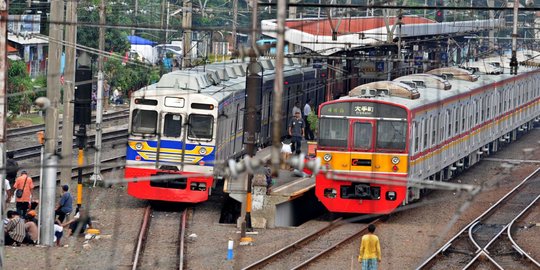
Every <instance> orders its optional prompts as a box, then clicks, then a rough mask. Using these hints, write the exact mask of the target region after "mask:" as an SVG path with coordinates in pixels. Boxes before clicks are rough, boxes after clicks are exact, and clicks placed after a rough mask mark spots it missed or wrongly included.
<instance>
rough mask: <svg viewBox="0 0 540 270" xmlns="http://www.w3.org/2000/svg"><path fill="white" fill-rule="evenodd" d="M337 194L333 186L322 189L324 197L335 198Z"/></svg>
mask: <svg viewBox="0 0 540 270" xmlns="http://www.w3.org/2000/svg"><path fill="white" fill-rule="evenodd" d="M336 195H337V191H336V190H335V189H333V188H325V189H324V197H326V198H330V199H335V198H336Z"/></svg>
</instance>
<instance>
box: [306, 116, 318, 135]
mask: <svg viewBox="0 0 540 270" xmlns="http://www.w3.org/2000/svg"><path fill="white" fill-rule="evenodd" d="M307 121H308V123H309V127H310V128H311V130H312V131H313V134H315V136H317V134H319V133H318V131H319V118H317V115H316V114H315V112H313V111H312V112H311V113H310V114H309V115H308V117H307Z"/></svg>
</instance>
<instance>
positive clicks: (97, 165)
mask: <svg viewBox="0 0 540 270" xmlns="http://www.w3.org/2000/svg"><path fill="white" fill-rule="evenodd" d="M105 23H106V19H105V0H101V7H100V10H99V44H98V46H99V47H98V48H99V56H98V85H97V104H96V140H95V141H96V142H95V144H94V151H95V152H94V173H93V174H92V176H91V177H90V179H91V180H94V186H95V185H96V182H97V181H101V180H102V177H101V140H102V134H103V128H102V126H101V122H102V118H103V102H108V101H107V100H103V51H104V50H105V28H104V26H105ZM81 200H82V198H81Z"/></svg>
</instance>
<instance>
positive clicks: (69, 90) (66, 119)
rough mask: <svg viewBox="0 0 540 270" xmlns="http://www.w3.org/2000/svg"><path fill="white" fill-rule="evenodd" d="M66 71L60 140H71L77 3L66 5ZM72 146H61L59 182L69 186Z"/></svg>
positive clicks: (69, 144) (71, 2)
mask: <svg viewBox="0 0 540 270" xmlns="http://www.w3.org/2000/svg"><path fill="white" fill-rule="evenodd" d="M66 22H67V24H66V44H67V45H66V69H65V74H64V81H65V82H66V85H65V87H64V99H63V102H64V114H63V115H64V116H63V117H62V125H63V128H62V140H63V141H64V142H71V141H72V140H73V93H74V92H75V64H76V63H75V57H76V50H77V49H76V45H77V1H67V4H66ZM72 158H73V145H72V144H71V143H63V144H62V168H61V169H60V182H61V183H62V185H69V183H70V182H71V160H72Z"/></svg>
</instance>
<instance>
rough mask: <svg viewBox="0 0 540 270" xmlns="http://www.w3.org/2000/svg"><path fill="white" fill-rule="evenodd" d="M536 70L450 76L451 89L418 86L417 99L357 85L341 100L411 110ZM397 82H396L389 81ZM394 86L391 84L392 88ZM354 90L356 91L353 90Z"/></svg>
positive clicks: (525, 68) (521, 67)
mask: <svg viewBox="0 0 540 270" xmlns="http://www.w3.org/2000/svg"><path fill="white" fill-rule="evenodd" d="M535 70H538V68H535V67H525V66H520V67H519V69H518V71H519V72H518V75H511V74H508V73H506V74H498V75H486V74H482V75H478V79H477V80H476V81H467V80H463V79H460V78H458V77H450V78H446V79H447V81H448V82H449V83H450V84H451V85H452V87H451V89H449V90H442V89H438V88H434V87H417V88H416V91H418V93H420V97H418V98H417V99H410V98H403V97H400V96H393V95H389V94H388V91H384V93H383V95H376V96H371V97H370V96H359V95H357V94H355V93H359V91H358V89H361V88H362V87H365V86H366V85H360V86H357V87H355V88H354V89H353V90H351V92H352V93H353V96H346V97H342V98H340V100H349V99H356V100H357V99H370V100H380V101H384V102H388V103H394V104H401V105H404V106H405V107H407V108H408V109H410V110H414V109H418V108H421V107H423V106H425V105H426V104H429V103H434V102H440V101H445V100H449V99H451V98H454V97H456V96H459V95H461V94H466V93H471V92H472V91H474V90H476V89H478V88H482V87H485V86H487V85H490V84H494V83H497V82H501V81H503V80H506V79H511V78H514V77H516V76H519V74H525V73H528V72H533V71H535ZM379 83H380V84H384V82H379ZM388 83H389V85H390V83H392V84H395V82H388ZM380 87H381V86H378V88H379V89H378V90H379V93H380V90H381V89H380ZM391 87H392V86H389V87H388V89H389V88H391ZM353 91H354V92H353Z"/></svg>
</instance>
